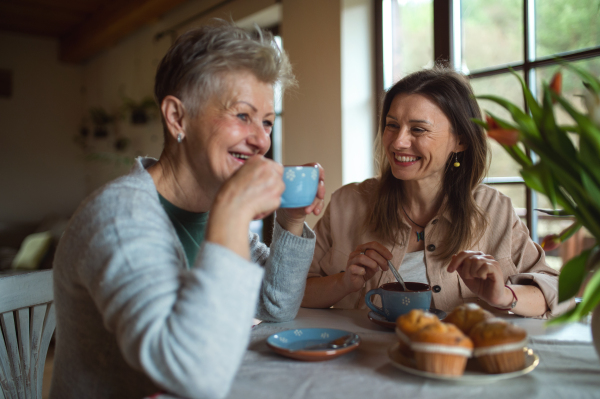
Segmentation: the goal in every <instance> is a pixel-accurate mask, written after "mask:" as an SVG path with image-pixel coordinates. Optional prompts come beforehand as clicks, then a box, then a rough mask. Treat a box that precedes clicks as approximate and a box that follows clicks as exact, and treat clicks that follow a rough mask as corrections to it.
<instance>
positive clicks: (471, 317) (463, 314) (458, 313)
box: [444, 303, 494, 335]
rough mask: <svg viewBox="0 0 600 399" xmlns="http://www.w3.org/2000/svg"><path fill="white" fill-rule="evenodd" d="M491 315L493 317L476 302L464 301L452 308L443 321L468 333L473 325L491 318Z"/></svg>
mask: <svg viewBox="0 0 600 399" xmlns="http://www.w3.org/2000/svg"><path fill="white" fill-rule="evenodd" d="M492 317H494V315H493V314H491V313H490V312H488V311H487V310H485V309H482V308H481V306H479V305H477V304H476V303H465V304H463V305H460V306H457V307H455V308H454V310H452V312H450V314H449V315H448V316H446V318H445V319H444V323H452V324H454V325H455V326H456V327H458V329H459V330H460V331H462V332H463V333H465V334H466V335H469V334H470V332H471V329H472V328H473V327H475V325H476V324H477V323H479V322H482V321H484V320H487V319H491V318H492Z"/></svg>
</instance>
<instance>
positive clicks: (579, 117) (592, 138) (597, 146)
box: [550, 93, 600, 153]
mask: <svg viewBox="0 0 600 399" xmlns="http://www.w3.org/2000/svg"><path fill="white" fill-rule="evenodd" d="M550 94H551V95H552V98H554V99H555V100H556V101H558V102H559V103H560V105H561V106H562V107H563V108H564V109H565V111H567V112H568V113H569V115H571V116H572V117H573V119H574V120H575V122H576V123H577V124H578V125H579V128H580V133H579V134H580V136H585V137H586V138H587V139H588V144H590V145H592V146H593V148H594V150H595V151H596V153H600V128H598V127H597V126H596V125H594V123H593V122H592V121H591V120H590V118H588V117H587V116H586V115H584V114H582V113H580V112H578V111H577V110H576V109H575V108H573V106H572V105H571V104H570V103H569V102H568V101H567V100H565V99H564V98H562V97H561V96H557V95H556V94H555V93H550Z"/></svg>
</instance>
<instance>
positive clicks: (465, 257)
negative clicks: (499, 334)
mask: <svg viewBox="0 0 600 399" xmlns="http://www.w3.org/2000/svg"><path fill="white" fill-rule="evenodd" d="M447 271H448V273H453V272H454V271H456V272H458V274H459V276H460V277H461V278H462V279H463V281H464V282H465V285H466V286H467V287H468V288H469V289H470V290H471V291H473V293H475V294H476V295H477V296H478V297H479V298H481V299H483V300H484V301H486V302H487V303H489V304H490V305H492V306H496V307H505V306H506V304H507V303H510V302H511V301H512V296H510V298H508V299H507V296H506V288H505V287H504V284H505V283H504V275H503V274H502V270H501V268H500V264H499V263H498V262H497V261H496V260H495V259H494V257H493V256H491V255H486V254H484V253H483V252H481V251H462V252H460V253H458V254H456V255H453V256H452V260H451V261H450V264H449V265H448V268H447Z"/></svg>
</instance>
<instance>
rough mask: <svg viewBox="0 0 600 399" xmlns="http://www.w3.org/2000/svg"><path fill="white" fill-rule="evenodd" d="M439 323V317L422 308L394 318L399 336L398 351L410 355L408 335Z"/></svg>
mask: <svg viewBox="0 0 600 399" xmlns="http://www.w3.org/2000/svg"><path fill="white" fill-rule="evenodd" d="M436 323H440V319H438V317H437V316H436V315H434V314H433V313H429V312H427V311H425V310H422V309H413V310H411V311H410V312H408V313H406V314H403V315H402V316H400V317H398V319H396V335H397V336H398V338H399V345H400V353H402V354H403V355H404V356H408V357H412V356H413V352H412V350H411V349H410V336H411V335H412V334H414V333H415V332H417V331H419V330H420V329H422V328H423V327H425V326H428V325H430V324H436Z"/></svg>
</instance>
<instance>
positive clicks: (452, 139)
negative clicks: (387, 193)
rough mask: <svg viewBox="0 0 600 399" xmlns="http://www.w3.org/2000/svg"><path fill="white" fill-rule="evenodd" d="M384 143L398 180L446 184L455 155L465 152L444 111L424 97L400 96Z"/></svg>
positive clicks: (391, 112) (392, 108)
mask: <svg viewBox="0 0 600 399" xmlns="http://www.w3.org/2000/svg"><path fill="white" fill-rule="evenodd" d="M382 144H383V147H384V150H385V153H386V157H387V159H388V162H389V164H390V167H391V171H392V174H393V175H394V177H395V178H396V179H400V180H404V181H413V180H426V181H428V182H430V183H433V184H436V185H437V184H438V183H441V182H442V179H443V176H444V170H445V168H446V162H447V160H448V158H449V157H450V154H451V153H452V152H460V151H463V150H464V148H463V146H462V145H461V144H459V142H458V138H457V136H456V135H455V134H454V133H452V126H451V124H450V121H449V120H448V118H447V117H446V115H445V114H444V113H443V112H442V110H441V109H440V108H439V107H438V106H437V105H436V104H435V103H434V102H433V101H431V100H429V99H428V98H427V97H425V96H423V95H420V94H399V95H397V96H396V97H394V99H393V100H392V104H391V106H390V109H389V111H388V113H387V116H386V123H385V130H384V132H383V137H382Z"/></svg>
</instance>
